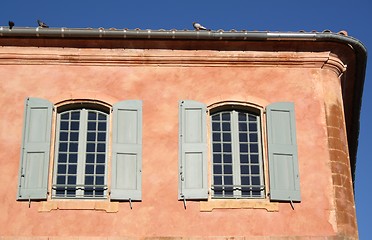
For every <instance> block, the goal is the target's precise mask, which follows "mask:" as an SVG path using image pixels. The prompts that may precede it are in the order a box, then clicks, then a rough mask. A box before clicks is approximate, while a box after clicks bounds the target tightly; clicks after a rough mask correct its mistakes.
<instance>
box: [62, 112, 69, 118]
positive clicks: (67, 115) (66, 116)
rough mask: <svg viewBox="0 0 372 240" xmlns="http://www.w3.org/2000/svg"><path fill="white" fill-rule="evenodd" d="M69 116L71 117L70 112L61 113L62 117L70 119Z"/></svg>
mask: <svg viewBox="0 0 372 240" xmlns="http://www.w3.org/2000/svg"><path fill="white" fill-rule="evenodd" d="M69 118H70V114H69V113H63V114H61V119H63V120H68V119H69Z"/></svg>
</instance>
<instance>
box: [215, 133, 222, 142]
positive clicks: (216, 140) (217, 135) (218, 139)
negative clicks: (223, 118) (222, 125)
mask: <svg viewBox="0 0 372 240" xmlns="http://www.w3.org/2000/svg"><path fill="white" fill-rule="evenodd" d="M213 141H214V142H219V141H221V134H220V133H213Z"/></svg>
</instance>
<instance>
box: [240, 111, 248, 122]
mask: <svg viewBox="0 0 372 240" xmlns="http://www.w3.org/2000/svg"><path fill="white" fill-rule="evenodd" d="M239 121H242V122H245V121H247V115H246V114H245V113H239Z"/></svg>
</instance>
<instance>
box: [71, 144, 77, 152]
mask: <svg viewBox="0 0 372 240" xmlns="http://www.w3.org/2000/svg"><path fill="white" fill-rule="evenodd" d="M69 152H78V144H77V143H70V148H69Z"/></svg>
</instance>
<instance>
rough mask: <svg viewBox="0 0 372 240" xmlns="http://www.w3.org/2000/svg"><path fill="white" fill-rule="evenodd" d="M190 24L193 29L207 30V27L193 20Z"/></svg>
mask: <svg viewBox="0 0 372 240" xmlns="http://www.w3.org/2000/svg"><path fill="white" fill-rule="evenodd" d="M192 26H193V27H194V28H195V30H197V31H199V30H209V29H207V28H206V27H204V26H202V25H201V24H200V23H197V22H193V23H192Z"/></svg>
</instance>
